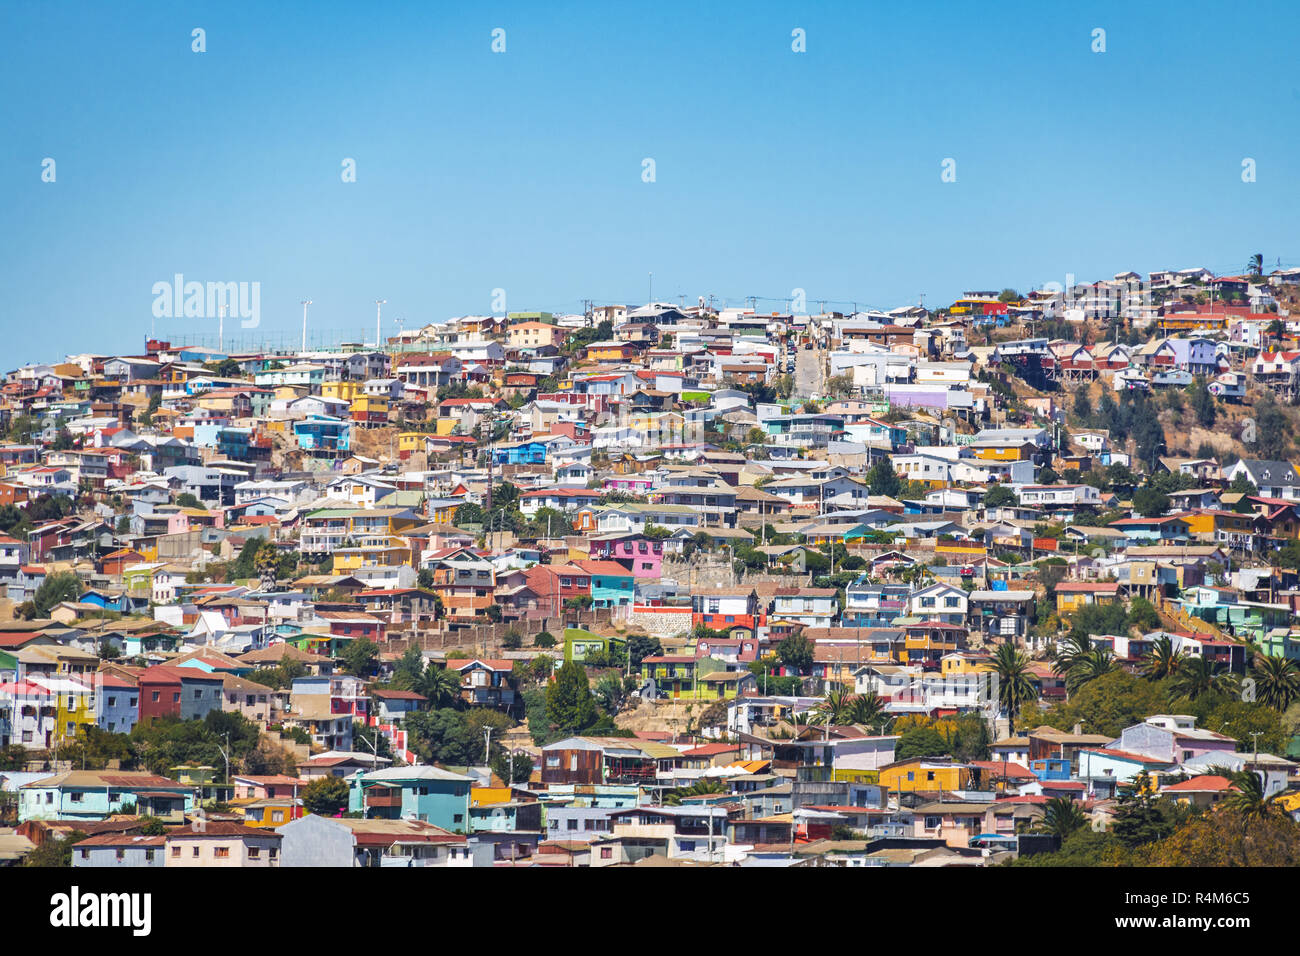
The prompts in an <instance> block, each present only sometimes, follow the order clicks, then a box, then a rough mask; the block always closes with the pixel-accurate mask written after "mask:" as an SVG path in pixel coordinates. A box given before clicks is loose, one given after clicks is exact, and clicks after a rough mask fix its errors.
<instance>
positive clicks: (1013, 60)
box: [0, 2, 1300, 368]
mask: <svg viewBox="0 0 1300 956" xmlns="http://www.w3.org/2000/svg"><path fill="white" fill-rule="evenodd" d="M260 6H261V5H255V4H244V3H222V4H202V3H199V4H186V5H184V8H182V7H181V5H162V4H158V5H152V4H130V3H126V4H114V5H105V4H98V3H85V4H79V3H66V4H45V5H38V4H36V3H23V4H18V3H10V4H6V5H4V7H3V8H0V92H2V94H3V97H4V99H3V102H4V108H3V111H2V112H0V129H2V130H3V136H0V224H3V226H4V228H3V229H0V282H2V283H3V288H4V294H3V296H2V297H0V328H2V329H3V332H4V340H5V341H6V342H7V343H8V346H9V347H7V348H3V349H0V354H3V355H4V356H5V358H6V359H7V360H6V361H3V362H0V366H3V367H4V368H12V367H14V366H16V365H18V364H20V363H23V362H27V361H49V360H53V359H57V358H59V357H61V356H62V355H63V354H65V353H67V352H70V351H78V350H96V351H104V352H122V351H138V350H140V349H141V348H142V347H143V337H144V336H145V335H146V334H147V333H148V332H149V329H150V323H151V320H153V318H152V315H151V308H152V305H153V293H152V291H151V290H152V286H153V284H154V283H155V282H158V281H170V280H171V277H172V276H173V275H174V274H175V273H182V274H184V275H185V277H186V279H187V280H198V281H204V282H206V281H223V282H224V281H234V282H239V281H244V282H259V283H260V284H261V329H260V330H259V332H261V333H266V334H267V335H275V334H277V333H281V332H282V333H283V334H284V336H285V341H286V342H288V341H290V340H292V341H296V336H297V334H298V330H299V328H300V322H301V307H300V306H299V304H298V303H299V301H300V300H301V299H303V298H311V299H312V300H313V302H314V304H313V306H312V309H311V325H312V327H313V328H316V329H321V330H324V329H338V330H349V331H350V330H356V331H357V332H358V333H359V332H360V330H362V329H369V330H370V335H371V336H373V329H374V315H375V307H374V300H375V299H376V298H379V297H383V298H386V299H387V300H388V304H387V305H386V306H385V307H384V325H385V329H384V332H385V334H392V333H393V331H395V328H396V327H395V325H394V324H393V322H392V321H391V320H393V319H395V318H397V317H402V318H403V319H404V321H405V325H406V327H407V328H411V327H414V326H416V325H419V324H423V323H425V322H429V321H440V320H442V319H445V318H447V317H448V316H452V315H460V314H466V313H475V312H477V313H483V312H488V311H491V308H492V294H493V290H494V289H497V288H501V289H504V290H505V291H506V305H507V308H508V309H509V310H511V311H522V310H533V309H545V310H553V311H570V310H576V309H578V308H579V305H580V301H581V300H582V299H584V298H590V299H593V300H595V301H597V302H598V303H601V302H634V303H639V302H641V301H644V299H645V298H646V295H647V285H648V275H647V274H648V273H650V272H653V273H654V293H655V297H656V298H659V299H676V297H677V296H678V295H685V296H687V301H688V302H693V301H694V299H695V297H696V296H699V295H710V294H713V295H716V296H718V297H719V300H725V301H727V302H729V303H730V304H734V305H740V304H743V299H744V298H745V297H747V296H750V295H754V296H760V297H770V298H762V299H760V301H759V307H760V308H763V309H778V308H784V302H782V301H776V300H784V299H785V298H786V297H788V296H790V295H791V290H793V289H795V288H802V289H804V290H806V294H807V297H808V301H809V304H810V306H811V307H814V308H815V307H817V305H818V303H819V300H822V299H826V300H830V301H831V302H832V303H834V305H835V306H839V305H840V304H841V303H843V304H845V305H847V303H849V302H851V301H857V302H858V303H859V305H860V306H866V305H870V306H874V307H878V308H892V307H894V306H897V305H902V304H906V303H909V302H915V301H916V300H917V297H918V295H919V294H920V293H925V295H926V299H925V301H926V302H927V304H945V303H946V302H950V301H951V300H952V298H953V297H955V296H956V295H957V294H959V293H960V292H961V291H963V290H964V289H972V288H980V289H983V288H1001V287H1003V286H1015V287H1017V288H1022V289H1023V288H1026V287H1028V286H1031V285H1041V284H1043V283H1045V282H1051V281H1056V282H1063V281H1064V280H1065V277H1066V274H1067V273H1072V274H1074V275H1075V276H1077V277H1078V278H1079V279H1080V280H1084V279H1095V278H1100V277H1105V276H1109V275H1111V274H1113V273H1115V272H1117V271H1120V270H1121V269H1126V268H1134V269H1138V270H1139V271H1143V272H1145V271H1148V270H1149V269H1152V268H1165V267H1170V268H1183V267H1190V266H1195V265H1204V266H1206V267H1208V268H1211V269H1215V270H1216V271H1238V270H1240V269H1241V268H1242V267H1243V266H1244V264H1245V262H1246V259H1247V257H1248V256H1249V255H1250V254H1251V253H1254V252H1262V253H1263V254H1264V255H1265V257H1266V260H1267V262H1268V264H1269V265H1270V266H1272V264H1273V263H1274V261H1275V260H1277V259H1278V258H1280V259H1281V260H1282V261H1283V262H1284V263H1288V264H1295V263H1296V262H1297V261H1300V238H1298V237H1297V236H1296V235H1295V223H1296V221H1297V217H1296V212H1297V203H1298V198H1297V197H1298V196H1300V190H1297V188H1296V187H1297V182H1298V181H1300V180H1298V177H1297V173H1298V172H1300V168H1298V167H1300V150H1297V148H1296V147H1297V124H1296V122H1295V116H1296V114H1297V112H1300V80H1296V79H1295V78H1294V70H1293V68H1292V61H1293V50H1294V37H1295V35H1296V31H1297V27H1298V26H1300V14H1298V13H1297V12H1296V9H1295V6H1294V4H1285V3H1277V4H1268V3H1264V4H1257V5H1251V6H1249V7H1246V8H1242V7H1240V6H1233V5H1230V4H1197V3H1186V2H1180V3H1176V4H1174V3H1171V4H1145V3H1144V4H1128V3H1125V4H1106V3H1100V4H1089V5H1088V9H1086V10H1083V9H1075V8H1074V6H1073V5H1065V4H1050V5H1049V4H1041V3H1025V4H1018V3H1002V4H996V5H992V4H977V3H974V2H971V3H927V4H896V5H890V6H881V5H876V4H872V5H866V4H860V3H845V4H832V3H827V4H818V5H817V6H816V7H815V8H814V9H812V10H804V9H799V8H798V6H797V5H782V4H772V3H761V2H752V3H745V4H739V3H737V4H716V5H715V4H702V3H698V2H696V3H672V2H667V3H651V4H636V5H632V4H627V5H622V4H620V5H617V8H616V9H611V7H612V6H613V5H609V4H579V3H555V4H548V5H545V6H544V7H543V6H542V5H537V4H510V3H497V4H491V3H489V4H483V5H479V4H473V5H471V4H464V5H452V4H428V3H418V4H416V3H412V4H409V5H408V4H399V3H383V4H358V3H325V2H323V3H314V4H302V5H294V4H282V5H280V4H277V5H276V9H274V10H262V9H259V7H260ZM195 27H202V28H203V29H204V30H205V31H206V43H207V51H206V52H205V53H202V54H198V53H194V52H192V51H191V30H192V29H193V28H195ZM497 27H500V28H503V29H505V31H506V52H505V53H503V54H495V53H493V52H492V50H491V42H492V37H491V31H492V30H493V29H494V28H497ZM1097 27H1100V28H1103V29H1105V30H1106V52H1104V53H1093V52H1092V49H1091V46H1092V42H1093V41H1092V31H1093V29H1094V28H1097ZM795 28H802V29H803V30H804V31H806V37H807V41H806V42H807V52H806V53H794V52H792V50H791V31H792V30H793V29H795ZM46 157H50V158H53V159H54V160H55V162H56V164H57V165H56V177H57V178H56V181H55V182H54V183H45V182H42V181H41V164H42V161H43V159H45V158H46ZM647 157H649V158H653V159H654V160H655V164H656V170H655V172H656V181H655V182H653V183H646V182H643V181H642V177H641V172H642V160H643V159H644V158H647ZM949 157H951V158H953V159H954V160H955V161H956V172H957V181H956V182H953V183H943V182H941V179H940V172H941V165H940V164H941V162H942V161H943V160H944V159H945V158H949ZM1245 157H1250V158H1253V159H1254V160H1255V161H1256V164H1257V181H1256V182H1254V183H1243V182H1242V179H1241V163H1242V160H1243V158H1245ZM345 158H352V159H354V160H355V161H356V170H357V181H356V182H355V183H344V182H342V181H341V178H340V171H341V163H342V161H343V160H344V159H345ZM231 324H232V323H227V325H228V328H229V327H230V325H231ZM233 324H234V325H237V324H238V323H233ZM215 327H216V321H215V319H206V318H205V319H183V318H180V319H158V320H156V331H157V333H158V335H159V336H160V337H172V338H179V337H180V336H181V335H183V334H187V333H188V334H194V333H212V334H215V331H216V328H215ZM245 334H247V333H245Z"/></svg>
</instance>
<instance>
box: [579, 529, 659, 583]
mask: <svg viewBox="0 0 1300 956" xmlns="http://www.w3.org/2000/svg"><path fill="white" fill-rule="evenodd" d="M590 557H591V560H593V561H617V562H618V563H619V564H621V565H623V567H625V568H627V569H628V570H629V571H631V572H632V577H633V578H634V579H635V578H653V579H654V580H656V581H657V580H659V572H660V570H661V567H662V565H663V562H664V543H663V542H662V541H651V540H650V539H649V538H647V537H646V536H645V535H643V534H638V533H636V532H621V533H618V532H616V533H614V534H600V535H596V536H595V537H593V538H592V539H591V553H590Z"/></svg>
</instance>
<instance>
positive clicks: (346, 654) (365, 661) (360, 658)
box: [339, 637, 379, 677]
mask: <svg viewBox="0 0 1300 956" xmlns="http://www.w3.org/2000/svg"><path fill="white" fill-rule="evenodd" d="M339 661H340V662H341V663H342V664H343V669H344V670H346V671H347V672H348V673H349V674H355V675H357V676H358V677H365V676H367V675H369V674H372V673H374V670H375V664H376V663H377V662H378V661H379V646H378V645H377V644H375V642H374V641H372V640H370V639H369V638H368V637H361V638H357V639H356V640H352V641H349V642H348V643H347V645H346V646H345V647H344V648H343V650H341V651H340V652H339Z"/></svg>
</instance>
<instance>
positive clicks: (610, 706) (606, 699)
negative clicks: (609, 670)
mask: <svg viewBox="0 0 1300 956" xmlns="http://www.w3.org/2000/svg"><path fill="white" fill-rule="evenodd" d="M595 697H596V702H597V703H598V704H600V708H601V710H603V711H605V713H607V714H609V715H610V716H611V717H614V716H616V715H617V714H618V712H619V711H620V710H622V709H623V704H624V703H626V702H627V690H626V689H625V688H624V686H623V679H622V678H621V677H619V676H618V675H617V674H606V675H605V676H603V677H602V678H601V679H600V680H598V681H596V691H595Z"/></svg>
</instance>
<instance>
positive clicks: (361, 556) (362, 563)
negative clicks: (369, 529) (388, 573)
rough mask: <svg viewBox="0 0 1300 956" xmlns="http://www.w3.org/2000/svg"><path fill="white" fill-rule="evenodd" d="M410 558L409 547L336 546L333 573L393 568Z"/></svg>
mask: <svg viewBox="0 0 1300 956" xmlns="http://www.w3.org/2000/svg"><path fill="white" fill-rule="evenodd" d="M410 559H411V549H410V548H399V547H392V546H389V547H370V548H337V549H335V551H334V565H333V568H334V571H333V573H334V574H351V573H352V572H353V571H356V570H359V569H360V568H395V567H397V566H399V565H402V564H406V563H407V562H408V561H410Z"/></svg>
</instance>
